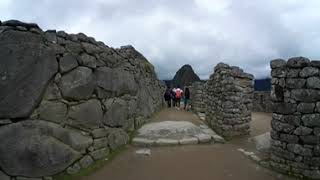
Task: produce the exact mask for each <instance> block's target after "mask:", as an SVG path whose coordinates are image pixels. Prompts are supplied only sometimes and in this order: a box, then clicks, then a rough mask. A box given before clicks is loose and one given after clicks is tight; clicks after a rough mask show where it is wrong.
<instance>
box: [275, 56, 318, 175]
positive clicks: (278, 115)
mask: <svg viewBox="0 0 320 180" xmlns="http://www.w3.org/2000/svg"><path fill="white" fill-rule="evenodd" d="M271 68H272V72H271V74H272V92H271V98H272V101H273V107H274V109H273V116H272V123H271V124H272V131H271V137H272V140H271V150H272V151H271V152H272V155H271V160H272V161H271V166H272V167H273V168H274V169H275V170H278V171H281V172H284V173H290V174H293V175H304V176H306V177H308V178H313V179H320V141H319V135H320V77H319V75H320V73H319V72H320V71H319V70H320V61H311V62H310V60H309V59H307V58H303V57H297V58H291V59H289V60H288V61H285V60H282V59H277V60H273V61H271Z"/></svg>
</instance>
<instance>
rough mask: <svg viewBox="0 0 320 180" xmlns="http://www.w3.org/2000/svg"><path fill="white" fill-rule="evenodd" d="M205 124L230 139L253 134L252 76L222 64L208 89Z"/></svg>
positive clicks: (215, 70) (215, 72)
mask: <svg viewBox="0 0 320 180" xmlns="http://www.w3.org/2000/svg"><path fill="white" fill-rule="evenodd" d="M206 94H207V97H206V98H205V99H206V109H207V110H206V121H207V123H208V124H209V126H211V127H212V128H213V129H214V130H215V131H216V132H217V133H218V134H220V135H222V136H224V137H226V138H227V139H229V138H231V137H233V136H237V135H245V134H248V133H250V121H251V107H252V98H253V76H252V75H251V74H248V73H245V72H243V70H242V69H240V68H238V67H234V66H229V65H227V64H223V63H219V64H218V65H217V66H216V67H215V69H214V73H213V74H212V75H211V76H210V79H209V80H208V82H207V85H206Z"/></svg>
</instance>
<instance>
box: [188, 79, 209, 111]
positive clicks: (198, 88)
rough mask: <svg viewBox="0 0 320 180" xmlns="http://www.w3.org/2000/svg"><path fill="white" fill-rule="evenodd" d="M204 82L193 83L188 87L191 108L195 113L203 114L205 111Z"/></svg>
mask: <svg viewBox="0 0 320 180" xmlns="http://www.w3.org/2000/svg"><path fill="white" fill-rule="evenodd" d="M205 86H206V83H205V82H200V81H198V82H194V83H192V86H190V94H191V97H190V99H191V108H192V110H193V111H195V112H205V111H206V102H205V100H206V99H205Z"/></svg>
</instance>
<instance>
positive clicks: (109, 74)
mask: <svg viewBox="0 0 320 180" xmlns="http://www.w3.org/2000/svg"><path fill="white" fill-rule="evenodd" d="M0 61H1V63H0V142H1V144H0V179H10V178H9V176H11V177H31V178H35V177H37V178H38V177H39V178H41V177H50V176H53V175H56V174H58V173H61V172H67V173H69V174H73V173H76V172H78V171H79V170H80V169H82V168H87V167H88V166H89V165H91V164H92V163H93V162H94V161H96V160H99V159H102V158H104V157H105V156H106V155H108V154H109V153H110V152H113V151H115V150H116V149H117V148H118V147H120V146H122V145H124V144H126V143H128V140H129V136H128V133H129V132H131V131H133V130H134V129H137V128H138V127H139V126H140V125H141V124H142V123H144V122H145V121H146V120H147V119H148V117H149V116H150V115H151V114H152V113H154V112H155V111H157V110H159V108H161V106H162V94H163V90H164V87H163V86H162V85H161V84H160V81H159V80H158V79H157V77H156V74H155V72H154V68H153V66H152V65H151V64H150V63H149V62H148V61H147V60H146V59H145V58H144V57H143V56H142V55H141V54H140V53H139V52H137V51H136V50H135V49H134V48H133V47H131V46H125V47H121V48H120V49H113V48H110V47H108V46H106V45H105V44H103V43H102V42H97V41H95V40H94V38H91V37H87V36H86V35H84V34H82V33H79V34H67V33H65V32H63V31H59V32H56V31H55V30H50V31H46V32H43V31H42V30H41V29H40V28H39V27H38V25H36V24H28V23H22V22H19V21H7V22H2V23H1V22H0Z"/></svg>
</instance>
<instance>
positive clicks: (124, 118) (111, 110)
mask: <svg viewBox="0 0 320 180" xmlns="http://www.w3.org/2000/svg"><path fill="white" fill-rule="evenodd" d="M106 103H108V102H106ZM106 103H105V106H106V107H107V111H106V113H105V114H104V124H106V125H108V126H111V127H123V128H124V129H127V128H129V127H130V126H133V124H134V122H133V121H130V120H129V119H130V118H132V117H129V111H128V103H127V101H125V100H123V99H119V98H116V99H115V100H114V102H112V104H111V105H108V104H106Z"/></svg>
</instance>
